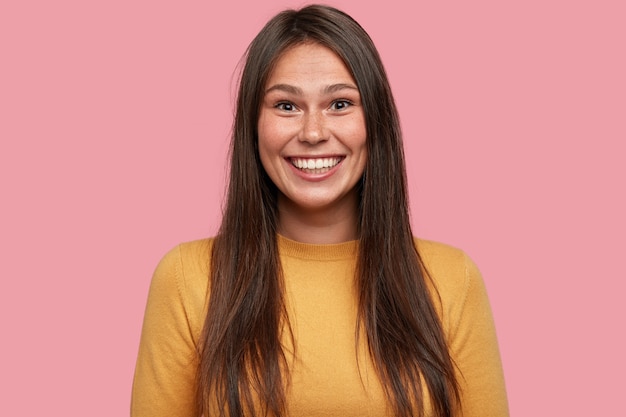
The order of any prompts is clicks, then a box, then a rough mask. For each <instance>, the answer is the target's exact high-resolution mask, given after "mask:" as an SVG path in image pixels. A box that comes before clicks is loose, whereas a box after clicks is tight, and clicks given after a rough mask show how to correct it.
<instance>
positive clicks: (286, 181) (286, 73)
mask: <svg viewBox="0 0 626 417" xmlns="http://www.w3.org/2000/svg"><path fill="white" fill-rule="evenodd" d="M258 135H259V143H258V145H259V154H260V157H261V163H262V164H263V168H265V171H266V172H267V174H268V175H269V177H270V178H271V179H272V181H273V182H274V184H275V185H276V187H278V189H279V191H280V195H279V200H278V204H279V209H283V210H284V209H285V208H287V207H291V208H293V209H296V210H299V211H302V210H305V212H306V211H310V212H313V211H315V212H319V211H320V210H322V211H325V212H326V213H327V214H333V211H334V210H342V209H349V210H352V213H354V215H356V212H355V207H356V204H357V195H356V191H355V185H356V184H357V182H358V181H359V180H360V178H361V176H362V175H363V170H364V169H365V164H366V160H367V151H366V144H365V142H366V128H365V117H364V113H363V107H362V106H361V96H360V94H359V90H358V89H357V86H356V83H355V81H354V79H353V78H352V76H351V75H350V73H349V71H348V69H347V68H346V66H345V65H344V63H343V61H342V60H341V59H340V58H339V57H338V56H337V55H336V54H335V53H334V52H332V51H331V50H330V49H328V48H326V47H325V46H322V45H320V44H317V43H304V44H300V45H297V46H295V47H293V48H290V49H288V50H287V51H285V52H284V53H283V55H282V56H281V57H280V58H279V60H278V62H277V63H276V66H275V67H274V69H273V71H272V72H271V73H270V76H269V79H268V81H267V84H266V86H265V94H264V98H263V102H262V103H261V111H260V116H259V125H258Z"/></svg>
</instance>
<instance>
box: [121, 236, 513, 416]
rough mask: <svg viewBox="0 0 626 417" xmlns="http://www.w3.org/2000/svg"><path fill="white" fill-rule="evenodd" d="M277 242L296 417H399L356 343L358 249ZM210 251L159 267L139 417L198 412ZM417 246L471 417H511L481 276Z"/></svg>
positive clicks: (181, 250) (142, 364) (179, 256)
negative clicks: (437, 297) (291, 339)
mask: <svg viewBox="0 0 626 417" xmlns="http://www.w3.org/2000/svg"><path fill="white" fill-rule="evenodd" d="M278 243H279V251H280V260H281V263H282V267H283V273H284V279H285V292H286V293H285V299H286V303H287V310H288V314H289V320H290V323H291V326H292V329H293V332H294V338H295V341H296V344H297V346H296V352H297V357H296V359H295V361H293V362H292V363H291V364H290V372H291V380H290V381H291V383H290V386H289V389H288V391H287V404H288V415H289V416H293V417H296V416H307V417H308V416H311V417H327V416H344V417H350V416H372V417H377V416H391V415H392V413H391V411H390V407H389V404H388V403H387V401H386V399H385V395H384V392H383V390H382V386H381V384H380V381H379V379H378V377H377V375H376V372H375V371H374V368H373V366H372V364H371V361H370V360H369V357H368V353H367V347H366V346H365V341H363V343H362V344H361V345H360V346H355V331H356V328H355V326H356V316H357V299H356V296H355V292H354V273H355V267H356V256H357V246H358V242H356V241H352V242H346V243H340V244H332V245H311V244H304V243H299V242H294V241H291V240H288V239H286V238H284V237H282V236H278ZM211 244H212V240H210V239H205V240H199V241H195V242H190V243H185V244H181V245H179V246H177V247H176V248H174V249H173V250H172V251H170V252H169V253H168V254H167V255H165V257H164V258H163V259H162V260H161V262H160V263H159V265H158V267H157V268H156V271H155V273H154V276H153V279H152V283H151V286H150V292H149V296H148V303H147V307H146V313H145V318H144V324H143V330H142V335H141V342H140V347H139V355H138V359H137V365H136V369H135V377H134V382H133V391H132V400H131V416H132V417H161V416H162V417H166V416H167V417H176V416H179V417H192V416H194V417H195V416H197V415H198V413H197V410H196V409H195V406H194V395H195V392H196V387H195V378H196V368H197V365H198V356H197V345H198V338H199V335H200V332H201V330H202V326H203V323H204V319H205V315H206V305H207V285H208V274H209V262H210V256H209V254H210V249H211ZM416 246H417V248H418V251H419V252H420V255H421V256H422V259H423V260H424V263H425V265H426V268H427V269H428V271H429V272H430V274H431V276H432V278H433V280H434V284H435V285H436V287H437V290H438V292H439V295H440V297H441V304H439V303H438V302H436V303H435V307H436V309H437V311H438V313H439V314H440V318H441V321H442V325H443V330H444V332H445V335H446V337H447V339H448V342H449V347H450V350H451V355H452V358H453V360H454V362H455V363H456V365H457V366H458V368H459V377H458V378H459V382H460V385H461V403H462V404H461V406H462V416H463V417H505V416H508V415H509V414H508V405H507V398H506V391H505V385H504V378H503V372H502V366H501V361H500V354H499V350H498V343H497V339H496V333H495V329H494V324H493V319H492V314H491V309H490V306H489V301H488V298H487V293H486V290H485V286H484V283H483V280H482V278H481V275H480V273H479V271H478V269H477V268H476V266H475V265H474V263H473V262H472V261H471V260H470V259H469V258H468V257H467V256H466V255H465V254H464V253H463V252H462V251H460V250H458V249H455V248H452V247H450V246H446V245H443V244H439V243H434V242H430V241H424V240H416ZM361 339H363V338H361ZM425 405H426V410H429V408H430V405H429V404H428V402H426V404H425ZM428 415H430V414H428Z"/></svg>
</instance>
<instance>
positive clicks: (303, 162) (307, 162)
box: [291, 157, 341, 169]
mask: <svg viewBox="0 0 626 417" xmlns="http://www.w3.org/2000/svg"><path fill="white" fill-rule="evenodd" d="M340 161H341V158H339V157H335V158H291V163H292V164H293V166H295V167H297V168H300V169H322V168H332V167H334V166H335V165H337V164H338V163H339V162H340Z"/></svg>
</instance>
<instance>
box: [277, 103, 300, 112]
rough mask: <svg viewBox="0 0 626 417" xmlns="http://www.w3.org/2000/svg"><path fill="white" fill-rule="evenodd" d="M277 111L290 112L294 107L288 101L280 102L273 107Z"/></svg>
mask: <svg viewBox="0 0 626 417" xmlns="http://www.w3.org/2000/svg"><path fill="white" fill-rule="evenodd" d="M274 107H276V108H277V109H279V110H284V111H292V110H295V108H296V106H295V105H294V104H293V103H290V102H289V101H281V102H278V103H276V105H275V106H274Z"/></svg>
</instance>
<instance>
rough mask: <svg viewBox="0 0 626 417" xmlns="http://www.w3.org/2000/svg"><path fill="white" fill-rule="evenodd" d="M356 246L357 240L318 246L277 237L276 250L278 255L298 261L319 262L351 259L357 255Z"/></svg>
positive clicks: (357, 244)
mask: <svg viewBox="0 0 626 417" xmlns="http://www.w3.org/2000/svg"><path fill="white" fill-rule="evenodd" d="M358 246H359V241H358V240H350V241H348V242H342V243H331V244H324V245H319V244H312V243H302V242H296V241H295V240H291V239H288V238H286V237H284V236H282V235H278V249H279V251H280V254H281V255H283V256H290V257H293V258H300V259H311V260H320V261H331V260H339V259H353V258H354V257H355V256H356V255H357V248H358Z"/></svg>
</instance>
